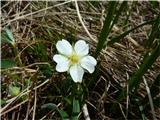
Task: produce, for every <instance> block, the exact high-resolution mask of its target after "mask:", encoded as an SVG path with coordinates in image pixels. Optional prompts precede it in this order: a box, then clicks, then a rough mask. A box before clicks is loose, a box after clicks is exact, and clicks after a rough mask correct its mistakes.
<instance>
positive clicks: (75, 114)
mask: <svg viewBox="0 0 160 120" xmlns="http://www.w3.org/2000/svg"><path fill="white" fill-rule="evenodd" d="M79 113H80V105H79V101H78V100H75V99H73V110H72V120H78V114H79Z"/></svg>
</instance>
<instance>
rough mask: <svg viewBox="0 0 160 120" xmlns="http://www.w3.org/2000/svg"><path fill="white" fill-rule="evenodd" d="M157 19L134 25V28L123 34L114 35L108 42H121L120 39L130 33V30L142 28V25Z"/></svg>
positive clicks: (109, 43)
mask: <svg viewBox="0 0 160 120" xmlns="http://www.w3.org/2000/svg"><path fill="white" fill-rule="evenodd" d="M155 20H156V19H154V20H151V21H147V22H144V23H142V24H140V25H138V26H136V27H134V28H132V29H130V30H128V31H126V32H124V33H122V34H121V35H119V36H117V37H114V38H113V39H111V41H109V42H108V46H110V45H112V44H114V43H115V42H119V41H120V40H122V39H123V38H124V37H125V36H126V35H128V34H129V33H130V32H132V31H134V30H136V29H137V28H140V27H142V26H144V25H148V24H153V23H154V22H155Z"/></svg>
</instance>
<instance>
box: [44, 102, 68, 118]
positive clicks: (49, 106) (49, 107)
mask: <svg viewBox="0 0 160 120" xmlns="http://www.w3.org/2000/svg"><path fill="white" fill-rule="evenodd" d="M41 108H42V109H45V108H48V109H50V110H57V111H58V112H59V114H60V115H61V117H62V119H63V120H69V119H68V118H69V116H68V114H67V113H66V112H65V111H64V110H60V109H59V108H58V107H57V105H56V104H53V103H47V104H44V105H42V106H41Z"/></svg>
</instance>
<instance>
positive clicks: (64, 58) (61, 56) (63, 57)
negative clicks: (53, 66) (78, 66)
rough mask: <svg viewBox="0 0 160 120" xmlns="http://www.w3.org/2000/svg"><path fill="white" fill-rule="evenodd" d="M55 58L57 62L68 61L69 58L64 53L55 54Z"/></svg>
mask: <svg viewBox="0 0 160 120" xmlns="http://www.w3.org/2000/svg"><path fill="white" fill-rule="evenodd" d="M53 60H54V61H55V62H56V63H62V62H66V61H68V58H67V57H65V56H63V55H60V54H56V55H54V56H53Z"/></svg>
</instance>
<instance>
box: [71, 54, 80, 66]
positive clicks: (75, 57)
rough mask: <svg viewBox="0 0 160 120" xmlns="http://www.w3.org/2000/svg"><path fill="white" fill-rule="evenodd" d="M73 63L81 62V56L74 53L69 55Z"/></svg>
mask: <svg viewBox="0 0 160 120" xmlns="http://www.w3.org/2000/svg"><path fill="white" fill-rule="evenodd" d="M69 59H70V61H71V64H76V63H78V62H79V56H78V55H76V54H73V55H71V56H70V57H69Z"/></svg>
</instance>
